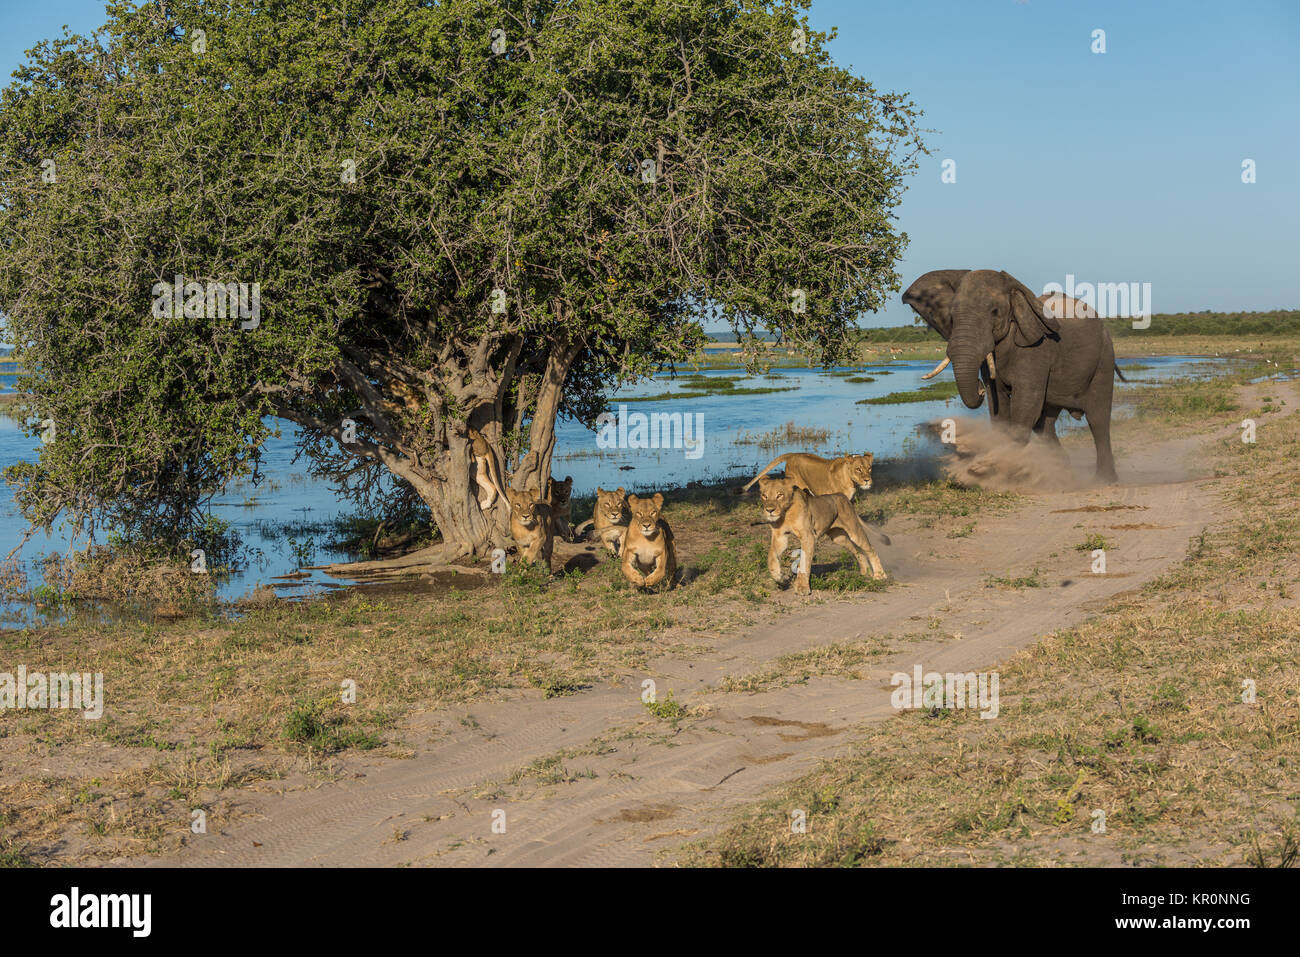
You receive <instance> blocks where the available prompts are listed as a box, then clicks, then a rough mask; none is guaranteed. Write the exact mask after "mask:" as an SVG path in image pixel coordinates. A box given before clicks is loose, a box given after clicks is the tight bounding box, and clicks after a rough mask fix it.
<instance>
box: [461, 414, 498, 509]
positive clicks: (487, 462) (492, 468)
mask: <svg viewBox="0 0 1300 957" xmlns="http://www.w3.org/2000/svg"><path fill="white" fill-rule="evenodd" d="M469 441H470V458H471V459H472V460H473V462H474V481H475V483H476V484H477V485H478V496H477V498H478V507H479V508H481V509H482V510H483V511H485V512H486V511H487V510H488V509H490V508H491V507H492V505H493V503H495V502H496V500H497V497H498V496H499V495H501V494H502V492H501V487H502V485H504V484H505V483H504V482H502V481H501V475H500V473H499V472H497V460H496V456H495V455H493V454H492V446H490V445H488V441H487V439H485V438H484V437H483V433H482V432H480V431H479V430H478V429H474V428H471V429H470V430H469Z"/></svg>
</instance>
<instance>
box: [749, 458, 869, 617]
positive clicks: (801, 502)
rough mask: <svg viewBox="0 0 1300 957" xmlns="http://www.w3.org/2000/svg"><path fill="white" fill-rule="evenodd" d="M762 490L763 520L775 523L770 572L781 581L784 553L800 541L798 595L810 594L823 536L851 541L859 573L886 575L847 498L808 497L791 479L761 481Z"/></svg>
mask: <svg viewBox="0 0 1300 957" xmlns="http://www.w3.org/2000/svg"><path fill="white" fill-rule="evenodd" d="M758 494H759V496H760V497H761V498H762V500H763V520H764V521H765V522H767V523H768V524H769V525H771V526H772V544H771V545H770V546H768V549H767V570H768V572H770V573H771V575H772V580H773V581H775V582H777V583H778V584H780V582H781V579H782V578H783V577H784V576H783V574H782V568H781V556H782V555H783V554H785V550H786V549H787V548H788V547H789V545H790V539H791V538H794V539H797V540H798V542H799V548H800V549H801V550H802V555H801V556H800V559H799V568H798V576H797V578H796V579H795V586H794V590H795V593H796V594H799V595H809V594H811V593H812V586H811V584H810V582H809V579H810V578H811V577H812V563H813V551H814V548H815V547H816V544H817V539H818V537H819V536H821V535H825V536H827V537H828V538H830V540H831V541H833V542H841V543H843V544H847V545H848V546H849V548H850V549H851V550H852V551H853V554H854V555H855V556H856V557H857V559H858V571H860V572H861V573H862V574H864V575H865V574H867V572H868V571H870V572H871V577H872V578H884V577H885V567H884V566H883V565H881V564H880V556H879V555H877V554H876V550H875V549H874V548H872V547H871V541H870V540H869V539H868V538H867V529H866V527H865V526H864V525H863V524H862V519H860V518H859V517H858V513H857V512H855V511H854V510H853V505H852V504H851V503H850V502H849V499H848V496H845V495H841V494H840V493H838V492H836V493H834V494H832V495H810V494H809V493H808V492H807V491H806V490H805V489H804V488H802V487H801V486H799V485H796V484H795V483H794V481H793V480H791V479H788V478H784V479H769V478H765V479H760V480H759V483H758Z"/></svg>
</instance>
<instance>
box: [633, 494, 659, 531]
mask: <svg viewBox="0 0 1300 957" xmlns="http://www.w3.org/2000/svg"><path fill="white" fill-rule="evenodd" d="M627 505H628V508H629V509H631V511H632V522H631V527H632V528H640V529H641V534H642V535H644V536H645V537H646V538H654V537H655V535H657V534H658V533H659V513H660V512H662V511H663V507H664V497H663V495H661V494H660V493H658V492H655V494H654V498H637V497H636V496H635V495H630V496H628V500H627Z"/></svg>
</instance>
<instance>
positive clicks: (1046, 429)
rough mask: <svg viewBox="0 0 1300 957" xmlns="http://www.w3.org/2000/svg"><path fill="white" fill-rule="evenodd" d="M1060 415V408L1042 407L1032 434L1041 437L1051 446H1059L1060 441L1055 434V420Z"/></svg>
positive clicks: (1054, 406) (1052, 406) (1053, 406)
mask: <svg viewBox="0 0 1300 957" xmlns="http://www.w3.org/2000/svg"><path fill="white" fill-rule="evenodd" d="M1060 414H1061V408H1060V406H1056V405H1047V406H1044V407H1043V414H1042V415H1041V416H1039V417H1038V423H1037V424H1036V425H1035V426H1034V432H1035V433H1037V434H1038V435H1040V436H1042V438H1043V440H1044V441H1046V442H1047V443H1049V444H1051V445H1060V444H1061V440H1060V438H1059V437H1058V436H1057V434H1056V419H1057V416H1059V415H1060Z"/></svg>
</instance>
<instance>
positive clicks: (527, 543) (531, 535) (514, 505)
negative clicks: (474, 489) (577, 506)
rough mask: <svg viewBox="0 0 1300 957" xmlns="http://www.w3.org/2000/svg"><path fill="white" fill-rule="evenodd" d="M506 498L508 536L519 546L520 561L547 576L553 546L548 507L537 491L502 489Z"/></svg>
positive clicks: (553, 539)
mask: <svg viewBox="0 0 1300 957" xmlns="http://www.w3.org/2000/svg"><path fill="white" fill-rule="evenodd" d="M506 498H507V499H508V500H509V501H510V534H511V536H512V537H513V538H514V540H515V543H516V544H517V545H518V546H519V557H520V559H521V560H523V561H526V562H532V563H534V564H541V565H544V566H545V567H546V570H547V571H548V572H549V571H550V570H551V550H552V549H553V548H554V546H555V537H554V533H553V532H552V530H551V508H550V506H549V505H547V504H546V500H545V499H543V498H542V496H541V495H540V494H539V492H538V491H537V489H528V490H526V491H523V492H520V491H518V490H516V489H512V488H510V489H506Z"/></svg>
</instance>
